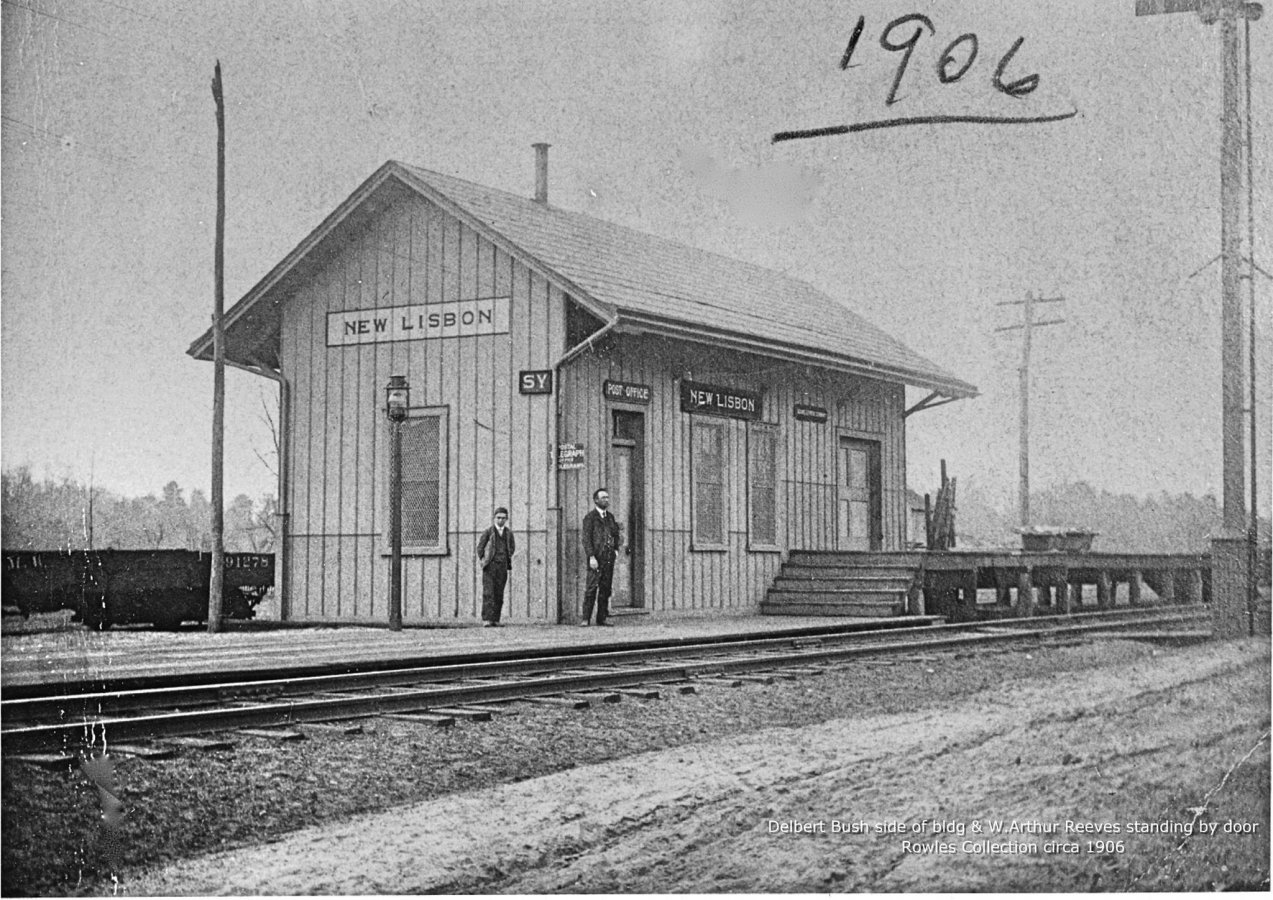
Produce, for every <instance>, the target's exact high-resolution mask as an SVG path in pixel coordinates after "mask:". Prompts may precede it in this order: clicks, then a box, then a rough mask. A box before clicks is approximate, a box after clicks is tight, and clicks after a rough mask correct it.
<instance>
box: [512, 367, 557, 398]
mask: <svg viewBox="0 0 1273 900" xmlns="http://www.w3.org/2000/svg"><path fill="white" fill-rule="evenodd" d="M517 392H518V393H519V394H551V393H552V392H553V370H552V369H523V370H522V371H520V372H518V373H517Z"/></svg>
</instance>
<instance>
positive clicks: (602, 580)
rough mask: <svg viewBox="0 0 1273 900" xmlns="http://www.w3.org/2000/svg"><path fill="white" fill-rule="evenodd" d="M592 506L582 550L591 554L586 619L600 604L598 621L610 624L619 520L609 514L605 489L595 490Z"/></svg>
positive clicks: (584, 526)
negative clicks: (608, 620)
mask: <svg viewBox="0 0 1273 900" xmlns="http://www.w3.org/2000/svg"><path fill="white" fill-rule="evenodd" d="M592 502H593V508H592V509H591V510H590V511H589V512H588V515H586V516H584V517H583V552H584V553H586V554H587V556H588V585H587V587H586V588H585V590H584V592H583V621H582V622H580V623H579V624H580V625H587V624H588V620H589V619H591V618H592V607H593V604H594V603H595V604H596V607H597V624H598V625H609V624H610V623H609V622H607V621H606V619H607V618H609V616H610V582H611V580H612V579H613V578H614V558H615V554H616V553H618V551H619V523H618V522H616V521H615V520H614V516H613V515H611V514H610V512H609V507H610V494H609V492H608V491H606V489H605V488H597V489H596V490H595V491H593V492H592Z"/></svg>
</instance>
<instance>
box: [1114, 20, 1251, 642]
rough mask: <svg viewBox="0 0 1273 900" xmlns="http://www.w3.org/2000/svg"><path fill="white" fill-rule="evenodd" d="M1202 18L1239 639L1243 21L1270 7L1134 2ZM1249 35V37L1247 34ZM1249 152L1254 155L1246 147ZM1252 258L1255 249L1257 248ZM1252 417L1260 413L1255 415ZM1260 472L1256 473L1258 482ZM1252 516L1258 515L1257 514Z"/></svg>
mask: <svg viewBox="0 0 1273 900" xmlns="http://www.w3.org/2000/svg"><path fill="white" fill-rule="evenodd" d="M1180 12H1196V13H1197V14H1198V17H1199V18H1200V19H1201V20H1202V21H1203V23H1204V24H1207V25H1213V24H1215V23H1217V22H1218V23H1219V25H1220V40H1221V45H1222V62H1221V68H1222V72H1223V92H1222V107H1223V116H1222V119H1221V121H1222V123H1223V124H1222V131H1221V137H1220V340H1221V345H1220V346H1221V349H1220V370H1221V375H1220V377H1221V398H1220V405H1221V432H1222V443H1221V457H1222V460H1223V474H1222V486H1223V501H1222V502H1223V510H1224V520H1223V521H1224V528H1223V532H1222V533H1221V534H1220V535H1217V536H1214V537H1213V539H1212V543H1211V585H1212V602H1213V604H1214V607H1215V610H1216V629H1217V631H1218V632H1219V633H1220V634H1224V635H1231V636H1232V635H1238V634H1242V633H1245V632H1247V631H1248V630H1249V629H1251V628H1252V627H1253V626H1252V625H1251V610H1250V609H1249V608H1247V607H1249V603H1250V600H1249V592H1248V580H1249V578H1250V577H1251V576H1252V575H1253V574H1254V573H1253V572H1252V571H1251V565H1250V561H1249V556H1248V553H1247V548H1246V546H1245V545H1246V543H1247V535H1246V531H1247V515H1246V508H1245V497H1244V496H1243V495H1244V493H1245V491H1244V485H1245V480H1246V479H1245V472H1244V468H1243V466H1244V460H1243V452H1242V449H1243V448H1242V439H1243V435H1242V431H1243V428H1242V418H1243V413H1244V409H1243V397H1242V394H1243V384H1242V382H1243V378H1242V375H1243V361H1242V297H1241V293H1240V282H1241V280H1242V272H1241V266H1242V251H1241V241H1242V237H1241V208H1242V117H1241V112H1240V107H1239V104H1238V85H1239V80H1240V69H1241V66H1240V58H1239V57H1240V49H1241V48H1240V45H1239V42H1238V20H1239V19H1245V20H1247V21H1248V22H1252V21H1255V20H1257V19H1259V18H1260V16H1261V15H1262V14H1263V12H1264V8H1263V7H1262V6H1261V5H1260V4H1259V3H1248V2H1244V0H1136V15H1138V16H1152V15H1159V14H1163V13H1180ZM1248 33H1249V31H1248ZM1247 152H1250V148H1248V150H1247ZM1252 255H1254V248H1252ZM1252 415H1254V410H1252ZM1254 475H1255V473H1254V472H1252V477H1254ZM1251 515H1252V516H1255V515H1256V511H1255V509H1254V508H1253V509H1252V510H1251Z"/></svg>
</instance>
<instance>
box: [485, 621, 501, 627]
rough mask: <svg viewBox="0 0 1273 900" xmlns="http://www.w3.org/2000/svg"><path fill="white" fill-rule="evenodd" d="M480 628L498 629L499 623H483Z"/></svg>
mask: <svg viewBox="0 0 1273 900" xmlns="http://www.w3.org/2000/svg"><path fill="white" fill-rule="evenodd" d="M482 627H483V628H498V627H499V622H483V623H482Z"/></svg>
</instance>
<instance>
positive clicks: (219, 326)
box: [208, 60, 225, 634]
mask: <svg viewBox="0 0 1273 900" xmlns="http://www.w3.org/2000/svg"><path fill="white" fill-rule="evenodd" d="M212 99H213V100H214V101H216V105H217V226H216V250H215V251H214V257H213V258H214V262H213V267H214V270H215V273H214V281H215V283H216V284H215V288H214V294H215V300H214V302H213V308H212V577H211V580H210V582H209V584H208V631H209V632H210V633H213V634H215V633H216V632H218V631H220V630H221V608H222V603H221V593H222V576H223V574H224V571H225V502H224V497H223V493H224V492H223V483H224V481H225V323H224V321H223V316H224V313H225V102H224V101H223V99H222V97H221V60H217V64H216V68H215V69H213V74H212Z"/></svg>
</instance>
